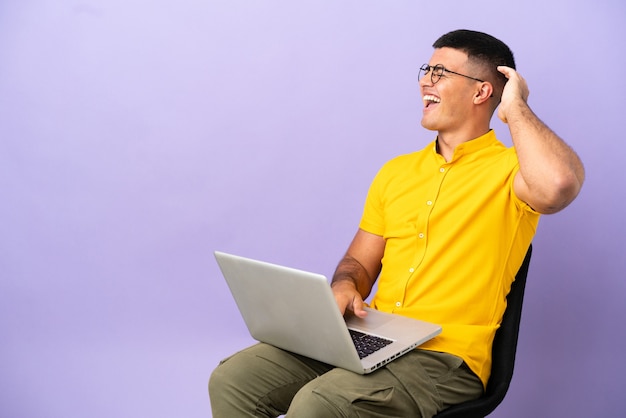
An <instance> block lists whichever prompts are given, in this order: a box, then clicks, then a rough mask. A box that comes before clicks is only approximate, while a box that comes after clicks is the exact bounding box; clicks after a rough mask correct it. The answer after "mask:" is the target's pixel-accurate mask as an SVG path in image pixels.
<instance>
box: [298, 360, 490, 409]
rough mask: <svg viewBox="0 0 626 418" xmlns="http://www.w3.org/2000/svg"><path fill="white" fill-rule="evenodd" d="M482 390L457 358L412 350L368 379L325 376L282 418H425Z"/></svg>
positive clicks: (339, 372) (340, 373)
mask: <svg viewBox="0 0 626 418" xmlns="http://www.w3.org/2000/svg"><path fill="white" fill-rule="evenodd" d="M482 390H483V388H482V383H481V382H480V379H478V377H476V376H475V375H474V374H473V373H472V372H471V371H470V370H469V369H468V368H467V367H466V366H465V365H464V363H463V361H462V360H461V359H460V358H458V357H456V356H452V355H449V354H445V353H434V352H428V351H422V350H414V351H412V352H410V353H408V354H406V355H404V356H402V357H400V358H399V359H396V360H394V361H393V362H392V363H390V364H388V365H387V366H386V367H385V368H382V369H380V370H377V371H375V372H374V373H371V374H368V375H358V374H355V373H352V372H349V371H346V370H342V369H332V370H330V371H329V372H327V373H325V374H324V375H322V376H320V377H318V378H316V379H314V380H312V381H311V382H310V383H308V384H306V385H305V386H304V387H303V388H302V389H300V390H299V391H298V393H297V394H296V396H295V398H294V400H293V402H292V404H291V407H290V409H289V411H288V416H292V417H298V418H316V417H331V416H336V417H405V416H410V417H431V416H433V415H435V414H436V413H437V412H438V411H440V410H442V409H444V408H445V407H447V406H449V405H452V404H456V403H459V402H463V401H465V400H469V399H474V398H477V397H478V396H480V395H481V394H482Z"/></svg>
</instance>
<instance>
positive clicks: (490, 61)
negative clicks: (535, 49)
mask: <svg viewBox="0 0 626 418" xmlns="http://www.w3.org/2000/svg"><path fill="white" fill-rule="evenodd" d="M433 48H453V49H458V50H460V51H463V52H465V53H466V54H467V56H468V58H469V60H470V61H474V62H477V63H479V64H481V65H483V66H484V67H485V69H486V70H487V71H489V75H490V77H491V78H492V80H494V81H495V82H497V83H498V84H499V85H498V86H497V88H498V90H499V93H500V94H501V92H502V90H501V89H502V88H504V84H505V83H506V77H505V76H504V75H503V74H502V73H500V72H499V71H498V70H497V67H498V66H499V65H506V66H507V67H511V68H513V69H515V59H514V58H513V52H512V51H511V49H510V48H509V47H508V46H507V45H506V44H505V43H504V42H502V41H501V40H499V39H497V38H495V37H493V36H491V35H488V34H486V33H483V32H477V31H473V30H467V29H459V30H455V31H452V32H448V33H446V34H445V35H443V36H441V37H440V38H439V39H437V40H436V41H435V43H434V44H433ZM494 87H496V86H494ZM498 96H499V94H498Z"/></svg>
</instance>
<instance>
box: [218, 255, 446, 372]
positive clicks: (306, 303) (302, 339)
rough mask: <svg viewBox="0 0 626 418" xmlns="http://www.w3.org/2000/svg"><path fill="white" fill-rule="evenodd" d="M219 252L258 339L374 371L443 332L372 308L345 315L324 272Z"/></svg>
mask: <svg viewBox="0 0 626 418" xmlns="http://www.w3.org/2000/svg"><path fill="white" fill-rule="evenodd" d="M215 258H216V260H217V263H218V265H219V267H220V269H221V271H222V274H223V275H224V278H225V279H226V282H227V284H228V287H229V288H230V291H231V293H232V295H233V298H234V299H235V303H236V304H237V307H238V308H239V311H240V312H241V316H242V317H243V320H244V322H245V323H246V326H247V327H248V330H249V332H250V335H251V336H252V337H253V338H254V339H256V340H257V341H261V342H264V343H267V344H271V345H273V346H276V347H279V348H282V349H284V350H287V351H290V352H293V353H296V354H300V355H303V356H306V357H309V358H312V359H315V360H319V361H321V362H324V363H327V364H330V365H332V366H335V367H341V368H343V369H346V370H351V371H353V372H355V373H359V374H366V373H370V372H373V371H374V370H376V369H378V368H379V367H381V366H383V365H385V364H387V363H389V362H390V361H392V360H394V359H396V358H398V357H399V356H401V355H403V354H405V353H407V352H409V351H410V350H412V349H414V348H415V347H417V346H419V345H420V344H422V343H424V342H425V341H428V340H429V339H431V338H433V337H435V336H436V335H438V334H439V333H441V326H439V325H436V324H432V323H428V322H424V321H419V320H415V319H411V318H407V317H404V316H400V315H394V314H389V313H384V312H380V311H377V310H374V309H370V308H366V310H367V312H368V314H367V316H366V317H365V318H359V317H357V316H355V315H354V314H347V315H346V317H345V318H344V316H343V315H341V312H340V311H339V307H338V306H337V304H336V302H335V297H334V296H333V293H332V290H331V288H330V285H329V283H328V280H327V279H326V277H325V276H323V275H321V274H316V273H310V272H306V271H302V270H297V269H293V268H289V267H283V266H279V265H276V264H271V263H267V262H263V261H258V260H253V259H250V258H245V257H241V256H237V255H233V254H227V253H223V252H220V251H216V252H215ZM369 343H372V344H373V347H367V348H365V349H364V348H357V346H361V345H363V344H365V345H368V344H369Z"/></svg>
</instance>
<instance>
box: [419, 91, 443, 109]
mask: <svg viewBox="0 0 626 418" xmlns="http://www.w3.org/2000/svg"><path fill="white" fill-rule="evenodd" d="M422 101H423V102H424V107H428V106H430V105H431V104H433V103H441V99H440V98H439V97H437V96H433V95H432V94H425V95H424V97H422Z"/></svg>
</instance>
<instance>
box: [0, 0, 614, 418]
mask: <svg viewBox="0 0 626 418" xmlns="http://www.w3.org/2000/svg"><path fill="white" fill-rule="evenodd" d="M625 22H626V6H625V3H624V2H623V1H622V0H613V1H609V0H597V1H593V2H592V1H585V2H583V1H572V0H567V1H565V0H562V1H553V2H549V1H545V0H544V1H535V0H528V1H525V2H521V3H519V2H518V3H503V2H501V1H486V0H483V1H472V2H458V3H457V2H452V1H449V2H444V3H441V2H432V1H425V2H417V1H408V0H406V1H400V0H393V1H382V0H381V1H366V0H350V1H348V0H301V1H297V2H294V1H287V0H285V1H270V0H266V1H261V0H254V1H253V0H249V1H243V0H221V1H216V0H213V1H210V0H209V1H206V0H180V1H177V2H174V1H164V0H160V1H155V0H106V1H105V0H91V1H89V0H85V1H79V0H75V1H70V0H57V1H51V0H49V1H45V0H40V1H37V0H23V1H10V2H9V1H4V2H2V3H0V192H1V194H0V196H1V199H2V204H1V205H0V219H1V221H0V275H1V282H0V338H1V343H0V344H1V345H0V370H1V372H0V408H1V412H2V416H6V417H12V418H19V417H29V418H32V417H63V418H67V417H85V416H88V417H96V418H97V417H107V418H109V417H137V416H139V417H178V416H185V417H189V418H192V417H207V416H210V415H211V413H210V408H209V402H208V397H207V391H206V385H207V380H208V376H209V374H210V372H211V370H212V369H213V368H214V367H215V365H216V364H217V362H218V361H219V360H220V359H221V358H222V357H224V356H226V355H228V354H229V353H231V352H233V351H234V350H236V349H239V348H242V347H245V346H246V345H248V344H250V343H251V342H252V340H251V339H250V337H249V336H248V334H247V331H246V329H245V327H244V325H243V322H242V321H241V319H240V317H239V314H238V311H237V310H236V308H235V305H234V303H233V301H232V298H231V296H230V294H229V292H228V290H227V288H226V286H225V284H224V281H223V278H222V276H221V274H220V273H219V271H218V269H217V265H216V263H215V261H214V259H213V256H212V251H213V250H216V249H219V250H223V251H231V252H236V253H240V254H243V255H247V256H252V257H257V258H262V259H266V260H269V261H273V262H278V263H283V264H287V265H290V266H293V267H299V268H303V269H309V270H314V271H316V272H320V273H324V274H326V275H331V274H332V272H333V270H334V267H335V265H336V263H337V261H338V260H339V258H340V257H341V256H342V255H343V253H344V251H345V249H346V247H347V245H348V243H349V241H350V239H351V238H352V236H353V234H354V232H355V231H356V228H357V223H358V220H359V217H360V214H361V208H362V204H363V200H364V198H365V193H366V191H367V187H368V186H369V182H370V181H371V179H372V177H373V175H374V174H375V172H376V171H377V170H378V168H379V167H380V165H381V164H382V163H383V162H385V161H386V160H387V159H389V158H391V157H393V156H395V155H397V154H400V153H405V152H410V151H413V150H416V149H419V148H422V147H423V146H424V145H425V144H426V143H427V142H428V141H430V140H432V139H433V138H434V134H433V133H432V132H428V131H425V130H424V129H423V128H421V126H420V115H421V106H422V105H421V101H420V97H419V91H418V85H417V69H418V67H419V66H420V65H421V64H422V63H424V62H426V61H427V60H428V59H429V58H430V55H431V53H432V48H431V47H430V45H431V44H432V42H433V41H434V40H435V39H436V38H437V37H438V36H439V35H441V34H443V33H444V32H447V31H449V30H452V29H457V28H465V27H467V28H471V29H477V30H483V31H487V32H489V33H492V34H494V35H495V36H497V37H500V38H501V39H503V40H504V41H505V42H507V43H508V44H509V45H510V46H511V48H512V49H513V50H514V52H515V54H516V58H517V61H518V69H519V70H520V72H521V73H522V74H523V76H524V77H525V78H526V79H527V81H528V83H529V85H530V88H531V96H530V103H531V106H532V107H533V109H534V110H535V111H536V112H537V113H538V114H539V115H540V117H541V118H542V119H543V120H544V121H546V122H547V123H548V124H549V125H550V126H551V127H552V128H553V129H554V130H555V131H557V132H558V133H559V134H560V135H561V136H563V137H564V138H565V139H566V140H567V141H568V142H569V143H570V144H571V145H572V146H573V147H574V148H575V149H576V150H577V151H578V153H579V154H580V155H581V157H582V159H583V160H584V162H585V165H586V168H587V182H586V184H585V187H584V188H583V191H582V193H581V195H580V197H579V198H578V200H577V201H576V202H574V204H572V205H571V206H570V207H569V208H567V209H566V210H565V211H564V212H562V213H560V214H558V215H554V216H546V217H544V218H543V219H542V221H541V222H540V229H539V233H538V235H537V237H536V239H535V253H534V257H533V260H532V265H531V269H530V275H529V283H528V287H527V292H526V305H525V312H524V318H523V323H522V330H521V339H520V344H519V351H518V353H519V354H518V361H517V368H516V374H515V377H514V380H513V383H512V386H511V389H510V392H509V395H508V397H507V398H506V400H505V402H504V403H503V404H502V406H501V407H500V408H499V409H498V410H497V411H496V413H494V414H493V416H494V417H510V418H514V417H520V418H521V417H529V416H532V417H538V416H541V417H565V416H567V417H600V416H609V417H615V416H621V415H622V414H623V413H624V410H625V409H626V401H625V400H624V395H623V386H624V385H623V382H622V377H623V376H624V374H625V373H626V361H625V360H624V354H623V353H624V352H625V351H626V336H625V332H624V324H623V320H624V318H626V303H625V302H624V297H625V296H626V284H625V283H626V282H625V280H624V273H625V272H626V263H625V261H624V246H625V244H626V240H625V232H626V228H625V225H624V221H623V214H624V212H625V211H626V203H625V197H626V196H625V186H624V182H625V180H626V175H625V174H624V169H623V165H622V164H623V162H622V161H621V160H622V158H621V157H622V156H623V155H624V153H625V152H626V141H625V139H624V136H623V132H622V131H623V128H622V125H623V120H624V110H625V107H624V97H625V96H626V83H625V81H624V80H626V76H625V75H624V74H625V71H626V70H625V68H626V53H625V50H626V48H625V43H626V42H625V41H626V29H625V27H626V25H625ZM493 127H494V128H495V129H496V130H497V132H498V133H499V137H500V138H501V139H502V140H503V141H504V142H506V143H509V144H510V139H509V136H508V131H507V130H506V127H505V126H504V125H503V124H501V123H500V122H499V121H494V124H493ZM620 219H622V220H621V221H620Z"/></svg>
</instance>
